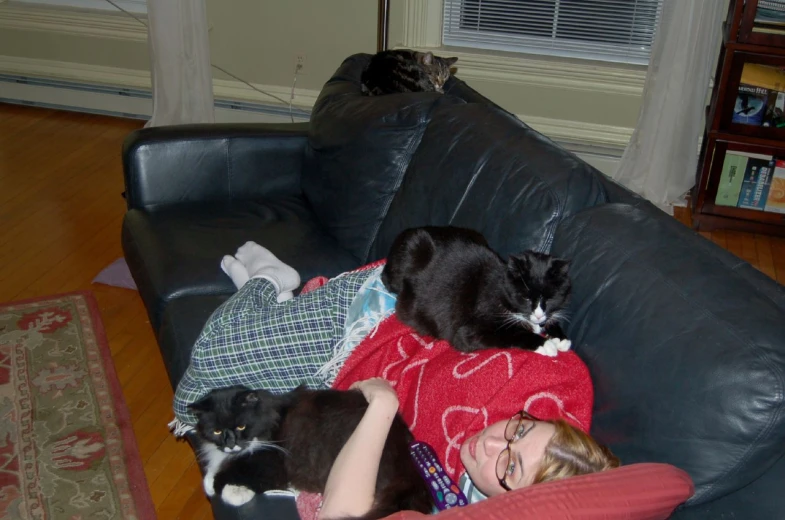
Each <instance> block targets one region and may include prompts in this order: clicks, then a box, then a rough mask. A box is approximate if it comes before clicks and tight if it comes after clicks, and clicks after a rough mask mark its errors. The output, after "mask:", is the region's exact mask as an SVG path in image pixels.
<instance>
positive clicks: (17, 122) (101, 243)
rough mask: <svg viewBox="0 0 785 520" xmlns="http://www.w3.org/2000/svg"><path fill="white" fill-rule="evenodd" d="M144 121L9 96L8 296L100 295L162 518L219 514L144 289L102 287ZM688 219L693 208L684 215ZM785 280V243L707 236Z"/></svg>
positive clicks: (0, 170)
mask: <svg viewBox="0 0 785 520" xmlns="http://www.w3.org/2000/svg"><path fill="white" fill-rule="evenodd" d="M140 126H141V123H140V122H139V121H133V120H124V119H116V118H109V117H103V116H94V115H87V114H77V113H69V112H60V111H54V110H46V109H37V108H29V107H19V106H14V105H4V104H0V266H2V270H0V302H7V301H13V300H19V299H23V298H32V297H36V296H47V295H52V294H56V293H62V292H67V291H74V290H80V289H89V290H91V291H93V293H94V294H95V296H96V298H97V299H98V302H99V305H100V309H101V315H102V317H103V322H104V326H105V328H106V334H107V336H108V338H109V343H110V347H111V350H112V356H113V358H114V363H115V366H116V368H117V372H118V375H119V378H120V383H121V384H122V387H123V393H124V395H125V399H126V402H127V403H128V407H129V409H130V412H131V418H132V422H133V427H134V431H135V433H136V439H137V441H138V443H139V451H140V453H141V456H142V460H143V463H144V469H145V474H146V476H147V482H148V484H149V486H150V491H151V494H152V496H153V501H154V502H155V507H156V509H157V511H158V517H159V518H160V519H161V520H168V519H175V518H182V519H188V520H199V519H206V518H212V514H211V512H210V508H209V504H208V502H207V500H206V498H205V497H204V493H203V492H202V489H201V477H200V475H199V470H198V468H197V466H196V464H195V461H194V456H193V453H192V451H191V449H190V448H189V447H188V445H187V444H185V443H184V442H176V441H175V440H174V438H173V437H172V435H170V434H169V432H168V430H167V428H166V423H167V422H168V421H169V420H170V419H171V416H172V411H171V402H172V390H171V388H170V387H169V381H168V379H167V376H166V372H165V370H164V366H163V362H162V361H161V357H160V354H159V351H158V347H157V345H156V342H155V338H154V336H153V334H152V331H151V329H150V323H149V322H148V320H147V315H146V313H145V310H144V307H143V306H142V302H141V300H140V298H139V295H138V294H137V293H136V291H131V290H128V289H119V288H113V287H107V286H104V285H93V284H91V280H92V279H93V277H95V275H96V274H98V273H99V272H100V271H101V269H102V268H104V267H105V266H107V265H108V264H110V263H111V262H113V261H114V260H116V259H117V258H119V257H121V255H122V251H121V248H120V222H121V219H122V216H123V214H124V212H125V203H124V200H123V199H122V197H121V196H120V193H121V192H122V191H123V178H122V170H121V165H120V146H121V143H122V140H123V138H124V137H125V136H126V134H128V132H130V131H131V130H133V129H136V128H138V127H140ZM677 218H679V220H681V221H683V222H685V223H688V221H689V214H688V213H686V212H685V211H679V212H678V213H677ZM705 236H706V237H707V238H708V239H710V240H713V241H715V242H717V243H718V244H719V245H720V246H722V247H724V248H726V249H728V250H730V251H731V252H733V253H735V254H736V255H738V256H740V257H741V258H744V259H745V260H747V261H749V262H750V263H752V264H753V265H755V266H756V267H758V268H759V269H760V270H761V271H763V272H764V273H766V274H767V275H769V276H771V277H772V278H776V279H778V280H779V281H780V282H782V283H785V239H781V238H769V237H766V236H762V235H750V234H745V233H738V232H731V231H717V232H714V233H711V234H706V235H705Z"/></svg>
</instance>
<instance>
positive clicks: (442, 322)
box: [382, 226, 571, 352]
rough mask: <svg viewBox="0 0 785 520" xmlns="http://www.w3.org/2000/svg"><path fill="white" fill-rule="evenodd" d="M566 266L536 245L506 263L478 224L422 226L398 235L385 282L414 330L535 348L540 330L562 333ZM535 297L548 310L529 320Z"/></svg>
mask: <svg viewBox="0 0 785 520" xmlns="http://www.w3.org/2000/svg"><path fill="white" fill-rule="evenodd" d="M568 267H569V262H568V261H566V260H561V259H558V258H554V257H552V256H550V255H546V254H543V253H537V252H534V251H525V252H523V253H520V254H517V255H511V256H510V257H509V258H508V260H507V261H506V262H505V261H504V260H503V259H502V258H501V257H500V256H499V255H498V254H497V253H496V252H495V251H493V250H492V249H491V247H490V246H489V245H488V242H487V241H486V240H485V238H484V237H483V236H482V235H481V234H480V233H478V232H476V231H473V230H471V229H465V228H458V227H452V226H446V227H421V228H412V229H407V230H405V231H403V232H402V233H401V234H400V235H398V236H397V237H396V239H395V240H394V242H393V245H392V247H391V249H390V253H389V255H388V256H387V264H386V265H385V267H384V270H383V272H382V282H383V283H384V285H385V286H386V287H387V289H389V290H390V291H392V292H394V293H396V295H397V298H398V299H397V301H396V304H395V311H396V314H397V316H398V319H399V320H401V321H402V322H403V323H405V324H406V325H409V326H410V327H412V328H413V329H414V330H415V331H417V332H418V333H419V334H422V335H426V336H431V337H434V338H438V339H445V340H447V341H449V342H450V343H451V344H452V346H454V347H455V348H456V349H458V350H460V351H463V352H472V351H475V350H479V349H483V348H490V347H502V348H504V347H520V348H523V349H529V350H536V349H537V348H538V347H540V346H542V345H543V344H544V343H545V341H546V339H545V338H543V336H542V335H540V334H538V333H537V332H541V333H544V334H546V335H548V336H549V337H551V338H557V339H566V336H565V334H564V332H563V331H562V329H561V327H560V326H559V324H558V322H557V320H558V319H559V318H561V317H562V316H563V313H564V308H565V306H566V304H567V300H568V298H569V295H570V288H571V285H570V279H569V276H568ZM538 304H539V305H540V306H541V308H542V310H544V311H545V321H544V322H543V323H541V324H535V323H533V322H532V321H530V317H531V315H532V312H533V311H534V309H536V308H537V305H538ZM537 325H539V328H541V330H540V331H537V329H538V326H537Z"/></svg>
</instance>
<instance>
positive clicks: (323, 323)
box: [174, 269, 374, 425]
mask: <svg viewBox="0 0 785 520" xmlns="http://www.w3.org/2000/svg"><path fill="white" fill-rule="evenodd" d="M373 272H374V270H373V269H370V270H365V271H354V272H349V273H344V274H342V275H340V276H337V277H335V278H333V279H331V280H330V281H329V282H327V284H325V285H324V286H322V287H319V288H318V289H316V290H314V291H311V292H309V293H306V294H302V295H300V296H297V297H295V298H293V299H291V300H288V301H285V302H282V303H278V302H277V301H276V298H277V296H278V295H277V293H276V291H275V288H274V287H273V285H272V284H271V283H270V282H268V281H267V280H264V279H261V278H254V279H251V280H250V281H248V282H247V283H246V284H245V285H244V286H243V287H242V288H240V290H239V291H237V293H235V294H234V295H233V296H232V297H231V298H229V299H228V300H227V301H226V302H224V303H223V304H222V305H221V306H220V307H219V308H218V309H216V311H215V312H214V313H213V315H212V316H211V317H210V319H209V320H208V321H207V323H206V324H205V326H204V328H203V329H202V332H201V334H200V335H199V338H198V339H197V340H196V343H195V344H194V348H193V351H192V352H191V363H190V365H189V366H188V369H187V370H186V372H185V375H184V376H183V378H182V380H181V381H180V383H179V384H178V385H177V391H176V392H175V397H174V411H175V416H176V417H177V419H178V420H179V421H180V422H182V423H183V424H188V425H194V424H196V417H194V416H193V415H192V414H191V413H189V412H188V409H187V406H188V405H189V404H191V403H194V402H196V401H198V400H200V399H201V398H203V397H204V396H205V395H206V394H207V393H208V392H210V391H211V390H213V389H216V388H224V387H227V386H233V385H245V386H247V387H250V388H254V389H260V388H263V389H266V390H270V391H271V392H274V393H283V392H288V391H289V390H292V389H293V388H295V387H296V386H297V385H299V384H305V385H307V386H309V387H311V388H327V387H328V384H327V381H325V380H324V378H322V377H319V376H317V375H316V372H317V371H318V370H319V369H320V368H321V367H322V366H323V365H324V364H325V363H327V362H328V361H330V359H331V358H332V357H333V354H334V349H335V345H336V343H337V342H338V341H339V340H340V339H341V338H342V336H343V333H344V326H345V322H346V314H347V311H348V310H349V307H350V305H351V304H352V300H353V299H354V297H355V296H356V295H357V293H358V291H359V290H360V287H361V286H362V284H363V282H365V280H366V279H367V278H368V277H369V276H370V275H371V274H372V273H373Z"/></svg>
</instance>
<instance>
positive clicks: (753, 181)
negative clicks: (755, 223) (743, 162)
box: [738, 159, 768, 210]
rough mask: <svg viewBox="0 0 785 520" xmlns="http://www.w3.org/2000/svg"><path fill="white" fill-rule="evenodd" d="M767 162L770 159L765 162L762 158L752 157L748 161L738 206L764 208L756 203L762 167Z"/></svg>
mask: <svg viewBox="0 0 785 520" xmlns="http://www.w3.org/2000/svg"><path fill="white" fill-rule="evenodd" d="M765 164H768V161H766V162H764V161H763V160H762V159H750V160H749V161H747V169H746V171H745V173H744V181H742V183H741V195H740V196H739V203H738V207H740V208H746V209H755V210H760V209H762V208H759V207H757V206H756V205H755V194H756V191H757V188H758V179H759V178H760V169H761V167H762V166H763V165H765Z"/></svg>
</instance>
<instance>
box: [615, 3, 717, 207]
mask: <svg viewBox="0 0 785 520" xmlns="http://www.w3.org/2000/svg"><path fill="white" fill-rule="evenodd" d="M726 12H727V2H725V1H723V0H665V1H664V2H663V12H662V19H661V21H660V25H659V27H658V29H657V36H656V37H655V39H654V44H653V48H652V53H651V60H650V62H649V69H648V72H647V74H646V84H645V86H644V89H643V105H642V106H641V111H640V113H639V114H638V122H637V124H636V125H635V131H634V132H633V134H632V138H631V139H630V142H629V144H628V145H627V148H626V149H625V150H624V155H623V156H622V159H621V163H620V164H619V168H618V170H617V171H616V173H615V174H614V175H613V178H614V179H616V180H617V181H619V182H620V183H622V184H624V185H625V186H627V187H628V188H630V189H631V190H633V191H635V192H636V193H638V194H640V195H642V196H643V197H646V198H647V199H649V200H650V201H651V202H653V203H654V204H656V205H657V206H659V207H660V208H662V209H664V210H665V211H668V212H671V211H672V205H673V203H675V202H678V201H679V200H680V199H681V198H682V196H683V195H684V194H685V192H687V190H689V189H690V188H691V187H692V186H693V184H695V169H696V168H697V165H698V141H699V138H700V136H702V135H703V124H704V123H703V122H704V110H705V107H706V95H707V92H708V88H709V79H710V78H711V75H712V72H713V71H714V65H715V61H716V58H717V55H718V54H719V42H720V34H721V31H722V21H723V19H724V15H725V13H726Z"/></svg>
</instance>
